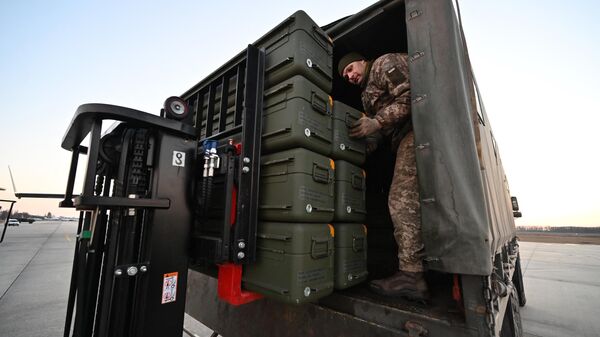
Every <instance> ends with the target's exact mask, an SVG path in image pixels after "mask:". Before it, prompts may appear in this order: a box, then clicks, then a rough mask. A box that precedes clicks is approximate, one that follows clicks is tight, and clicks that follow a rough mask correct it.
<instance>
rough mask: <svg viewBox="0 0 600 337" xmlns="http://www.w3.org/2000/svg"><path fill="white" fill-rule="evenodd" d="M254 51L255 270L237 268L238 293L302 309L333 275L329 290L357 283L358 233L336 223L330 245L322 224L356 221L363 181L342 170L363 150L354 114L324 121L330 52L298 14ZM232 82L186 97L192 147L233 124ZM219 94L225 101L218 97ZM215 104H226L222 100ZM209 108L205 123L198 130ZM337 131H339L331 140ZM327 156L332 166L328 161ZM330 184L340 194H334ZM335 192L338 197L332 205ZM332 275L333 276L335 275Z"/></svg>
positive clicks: (361, 253)
mask: <svg viewBox="0 0 600 337" xmlns="http://www.w3.org/2000/svg"><path fill="white" fill-rule="evenodd" d="M255 46H257V47H259V48H264V49H265V53H266V59H265V82H264V83H265V86H264V98H263V111H262V121H263V125H262V143H261V151H262V152H261V153H262V158H261V169H260V170H261V173H260V198H259V199H260V201H259V224H258V228H257V254H256V263H254V264H251V265H248V266H245V267H244V273H243V277H242V280H243V282H244V287H245V288H246V289H249V290H253V291H256V292H259V293H261V294H263V295H265V296H267V297H271V298H274V299H277V300H279V301H283V302H287V303H295V304H298V303H305V302H309V301H314V300H316V299H318V298H321V297H323V296H326V295H328V294H330V293H331V292H332V291H333V288H334V276H335V284H336V287H337V288H345V287H348V286H351V285H354V284H356V283H358V282H360V281H361V280H364V278H365V276H366V267H365V266H366V246H365V245H366V240H365V234H366V233H365V231H364V229H363V226H362V225H359V226H360V228H359V227H357V226H356V224H352V223H340V224H337V225H336V229H335V230H336V231H340V233H341V236H340V237H341V238H342V239H341V240H340V239H339V238H338V236H337V235H335V242H334V229H333V227H332V226H331V225H330V223H331V222H332V221H333V220H334V218H336V219H337V220H339V221H344V222H355V221H356V222H360V221H363V219H364V215H365V211H364V210H365V205H364V182H363V180H364V176H363V175H362V173H360V172H361V171H360V168H357V167H355V166H353V165H352V164H350V163H354V164H356V165H361V164H362V163H363V162H364V156H365V149H364V147H365V146H364V143H362V142H357V141H355V140H352V139H350V138H349V137H348V130H347V129H348V125H350V124H351V123H352V122H354V121H355V120H357V119H358V118H360V112H357V111H356V110H353V111H350V110H349V109H342V110H343V111H341V110H340V111H339V114H340V116H341V114H346V113H347V114H349V115H348V116H345V115H344V117H340V118H333V116H332V114H333V111H332V106H333V101H332V99H331V97H330V96H329V93H330V92H331V86H332V62H333V45H332V42H331V39H330V38H329V37H328V36H327V35H326V34H325V32H324V31H323V30H322V29H321V28H320V27H319V26H318V25H317V24H316V23H314V22H313V21H312V20H311V19H310V18H309V17H308V15H306V13H304V12H303V11H298V12H296V13H294V14H293V15H292V16H290V17H289V18H288V19H286V20H285V21H284V22H282V23H281V24H279V25H278V26H276V27H275V28H274V29H273V30H271V31H270V32H269V33H267V34H266V35H265V36H263V37H262V38H260V39H259V40H258V41H257V42H256V43H255ZM241 58H243V55H242V54H240V55H238V56H236V57H235V58H234V59H232V60H231V61H230V62H229V63H228V64H226V65H225V66H223V67H221V68H220V69H219V70H217V71H216V72H215V73H213V74H212V75H211V76H209V79H208V80H210V78H211V77H212V78H217V77H218V76H221V75H223V74H226V73H228V72H231V70H230V69H229V68H230V67H229V66H228V65H229V64H235V63H237V62H239V60H240V59H241ZM237 77H239V73H238V75H237V76H235V75H234V76H232V77H229V80H224V81H223V82H222V83H221V84H218V85H217V86H216V87H214V88H212V89H211V90H205V91H199V93H198V94H196V95H195V96H190V97H191V98H190V99H189V100H188V104H190V105H191V106H193V109H194V110H195V116H196V118H195V120H194V121H193V123H194V126H196V128H197V129H198V130H199V134H198V136H199V138H200V139H203V138H205V136H206V135H209V136H210V135H214V134H215V133H217V132H223V130H225V131H227V130H230V129H232V128H233V127H234V126H235V125H237V124H238V122H237V121H236V120H235V119H236V118H238V117H237V116H236V114H237V112H236V111H235V110H236V109H237V108H238V107H237V106H236V105H237V104H238V103H239V100H240V97H239V90H237V91H236V88H239V83H238V78H237ZM208 80H206V81H203V82H201V83H200V84H199V85H198V86H199V87H202V86H203V85H205V83H208ZM194 90H195V88H192V90H191V91H190V92H193V91H194ZM225 93H226V94H227V97H223V96H224V95H225ZM224 99H226V100H227V102H226V103H225V102H221V101H222V100H224ZM339 106H340V107H342V106H345V105H343V104H342V103H339ZM221 109H226V114H224V115H222V114H221ZM209 110H210V111H211V112H212V113H211V114H210V115H212V116H213V117H212V121H210V123H208V125H209V127H208V129H210V130H209V131H208V132H207V116H208V115H209V113H208V112H209ZM338 110H339V108H338ZM223 116H225V117H223ZM221 118H224V119H225V120H224V121H221ZM341 120H343V121H344V122H343V123H342V122H340V121H341ZM336 127H337V128H342V129H344V130H343V131H342V132H341V133H340V132H338V133H335V132H337V131H336ZM334 133H335V134H336V135H337V136H334ZM330 156H333V158H336V159H339V160H340V161H338V162H334V161H333V160H332V159H330ZM341 160H345V161H348V163H345V162H343V161H341ZM336 166H340V167H341V168H342V172H343V176H340V177H339V178H338V177H337V175H336V174H335V173H334V172H335V167H336ZM357 169H358V171H357ZM336 183H338V184H337V187H336ZM339 186H344V187H342V188H341V189H340V190H339V191H338V187H339ZM361 188H362V194H361V192H360V191H361ZM338 192H339V193H341V194H340V195H343V197H341V198H337V199H336V197H335V196H336V195H337V193H338ZM360 233H362V234H360ZM334 247H339V253H335V254H336V255H335V257H337V258H338V260H339V259H343V261H337V262H336V264H335V266H334ZM359 257H360V260H361V261H362V262H360V263H359V262H357V261H358V258H359ZM334 267H335V268H337V269H336V270H339V272H336V273H334Z"/></svg>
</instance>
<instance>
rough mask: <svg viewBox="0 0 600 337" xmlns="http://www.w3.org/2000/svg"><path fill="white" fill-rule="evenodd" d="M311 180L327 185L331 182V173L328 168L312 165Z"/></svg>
mask: <svg viewBox="0 0 600 337" xmlns="http://www.w3.org/2000/svg"><path fill="white" fill-rule="evenodd" d="M312 176H313V180H314V181H316V182H318V183H323V184H328V183H329V182H330V181H331V172H330V171H329V168H328V167H323V166H321V165H319V164H317V163H313V172H312Z"/></svg>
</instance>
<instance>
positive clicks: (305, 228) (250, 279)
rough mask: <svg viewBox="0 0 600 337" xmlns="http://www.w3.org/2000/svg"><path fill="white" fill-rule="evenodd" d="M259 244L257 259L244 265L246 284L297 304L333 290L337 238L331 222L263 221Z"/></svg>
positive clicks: (257, 244)
mask: <svg viewBox="0 0 600 337" xmlns="http://www.w3.org/2000/svg"><path fill="white" fill-rule="evenodd" d="M256 247H257V249H256V263H254V264H251V265H248V266H245V267H244V273H243V277H242V280H243V282H244V288H246V289H248V290H251V291H255V292H257V293H260V294H263V295H265V296H267V297H270V298H273V299H276V300H279V301H283V302H286V303H294V304H299V303H305V302H310V301H314V300H317V299H319V298H321V297H323V296H326V295H329V294H330V293H331V292H332V291H333V266H334V260H333V256H334V248H333V247H334V242H333V237H332V231H331V230H330V227H329V225H327V224H321V223H276V222H260V223H259V224H258V229H257V243H256Z"/></svg>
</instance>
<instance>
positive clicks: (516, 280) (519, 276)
mask: <svg viewBox="0 0 600 337" xmlns="http://www.w3.org/2000/svg"><path fill="white" fill-rule="evenodd" d="M512 282H513V284H514V285H515V288H516V289H517V293H518V294H519V305H520V306H522V307H524V306H525V303H527V298H526V297H525V286H524V284H523V272H522V269H521V254H520V253H519V254H518V255H517V262H516V263H515V272H514V274H513V277H512Z"/></svg>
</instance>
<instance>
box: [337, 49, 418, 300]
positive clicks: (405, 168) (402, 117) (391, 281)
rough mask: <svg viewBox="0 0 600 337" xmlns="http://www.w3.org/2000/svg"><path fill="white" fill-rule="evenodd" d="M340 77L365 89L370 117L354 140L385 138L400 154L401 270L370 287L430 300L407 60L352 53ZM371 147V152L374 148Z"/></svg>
mask: <svg viewBox="0 0 600 337" xmlns="http://www.w3.org/2000/svg"><path fill="white" fill-rule="evenodd" d="M338 72H339V74H340V76H342V77H343V78H344V79H345V80H346V81H348V82H350V83H351V84H354V85H358V86H360V87H361V88H362V94H361V98H362V103H363V107H364V109H365V113H366V116H364V117H362V118H361V119H359V120H358V121H357V122H356V124H355V125H354V126H353V127H352V129H351V130H350V136H351V137H358V138H362V137H368V138H367V139H369V137H371V136H373V135H376V134H377V133H381V134H382V135H383V136H384V137H386V138H388V139H390V140H391V143H392V146H393V148H394V149H397V150H396V151H397V154H396V163H395V167H394V178H393V179H392V184H391V186H390V192H389V198H388V207H389V210H390V216H391V218H392V222H393V224H394V237H395V239H396V243H397V244H398V260H399V267H400V268H399V269H400V270H399V271H398V272H397V273H396V274H394V275H392V276H391V277H388V278H385V279H382V280H375V281H371V283H370V287H371V289H372V290H373V291H375V292H377V293H380V294H383V295H390V296H401V297H406V298H409V299H412V300H421V301H422V300H426V299H427V298H428V296H429V295H428V291H427V284H426V282H425V279H424V277H423V272H424V269H423V261H422V259H421V251H422V250H423V242H422V239H421V214H420V203H419V186H418V182H417V167H416V165H417V164H416V158H415V146H414V134H413V131H412V123H411V112H410V110H411V108H410V81H409V77H408V75H409V74H408V62H407V56H406V55H405V54H385V55H383V56H380V57H379V58H377V59H376V60H375V61H368V60H366V59H365V58H364V57H363V56H361V55H360V54H358V53H349V54H347V55H345V56H344V57H342V59H341V60H340V62H339V64H338ZM368 147H369V148H370V149H372V148H373V144H369V146H368Z"/></svg>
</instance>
